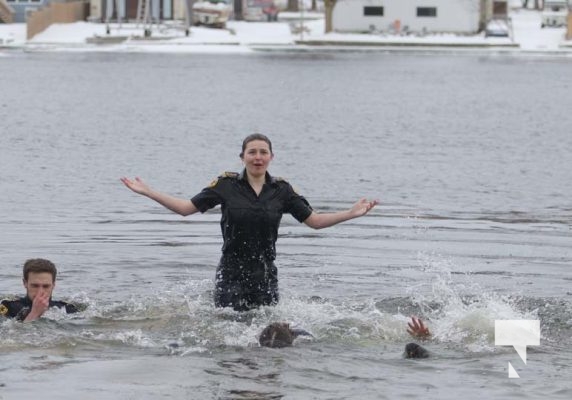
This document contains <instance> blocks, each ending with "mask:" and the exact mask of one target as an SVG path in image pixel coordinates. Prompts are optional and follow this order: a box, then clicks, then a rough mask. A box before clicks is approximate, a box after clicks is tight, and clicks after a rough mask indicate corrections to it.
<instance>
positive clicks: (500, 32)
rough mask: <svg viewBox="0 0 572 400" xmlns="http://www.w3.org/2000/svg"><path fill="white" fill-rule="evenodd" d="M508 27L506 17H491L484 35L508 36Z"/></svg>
mask: <svg viewBox="0 0 572 400" xmlns="http://www.w3.org/2000/svg"><path fill="white" fill-rule="evenodd" d="M509 36H510V29H509V26H508V21H507V20H506V19H492V20H490V21H489V22H488V24H487V26H486V28H485V37H509Z"/></svg>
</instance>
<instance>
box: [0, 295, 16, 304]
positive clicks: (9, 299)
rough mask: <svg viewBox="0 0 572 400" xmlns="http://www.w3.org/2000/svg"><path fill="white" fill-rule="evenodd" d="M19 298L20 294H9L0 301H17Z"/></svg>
mask: <svg viewBox="0 0 572 400" xmlns="http://www.w3.org/2000/svg"><path fill="white" fill-rule="evenodd" d="M16 300H19V297H18V296H7V297H2V298H0V302H2V303H3V302H5V301H16Z"/></svg>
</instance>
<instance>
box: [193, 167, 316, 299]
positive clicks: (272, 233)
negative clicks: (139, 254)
mask: <svg viewBox="0 0 572 400" xmlns="http://www.w3.org/2000/svg"><path fill="white" fill-rule="evenodd" d="M191 201H192V202H193V204H194V205H195V207H197V208H198V210H199V211H200V212H205V211H207V210H209V209H211V208H213V207H215V206H217V205H219V204H220V205H221V213H222V217H221V221H220V226H221V230H222V236H223V240H224V243H223V246H222V257H221V260H220V263H219V266H218V268H217V276H216V290H215V303H216V305H217V306H219V307H229V306H231V307H234V309H235V310H248V309H250V308H253V307H257V306H260V305H269V304H275V303H276V302H278V271H277V269H276V266H275V265H274V263H273V261H274V259H275V258H276V239H277V238H278V227H279V225H280V220H281V219H282V214H284V213H290V214H292V216H293V217H294V218H296V219H297V220H298V221H299V222H303V221H304V220H305V219H306V218H308V217H309V216H310V214H311V213H312V208H311V207H310V205H309V204H308V202H307V201H306V199H305V198H304V197H302V196H300V195H298V194H297V193H296V192H295V191H294V189H293V188H292V186H291V185H290V184H289V183H288V182H286V181H284V180H282V179H280V178H274V177H272V176H270V174H268V173H266V183H265V184H264V185H263V187H262V190H261V192H260V195H258V196H257V195H256V192H255V191H254V189H252V187H251V186H250V184H249V183H248V180H247V179H246V174H245V172H244V171H243V172H242V173H241V174H238V173H235V172H234V173H233V172H227V173H225V174H224V175H222V176H220V177H219V178H218V179H216V180H215V181H213V183H211V185H210V186H209V187H207V188H205V189H203V190H202V191H201V192H200V193H199V194H198V195H196V196H195V197H193V198H192V199H191Z"/></svg>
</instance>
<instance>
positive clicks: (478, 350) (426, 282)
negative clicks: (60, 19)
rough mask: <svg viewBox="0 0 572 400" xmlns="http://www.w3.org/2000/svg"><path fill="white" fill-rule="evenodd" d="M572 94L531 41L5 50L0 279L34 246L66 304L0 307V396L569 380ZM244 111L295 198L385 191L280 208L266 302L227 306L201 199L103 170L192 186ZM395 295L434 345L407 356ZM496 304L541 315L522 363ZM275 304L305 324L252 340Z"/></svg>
mask: <svg viewBox="0 0 572 400" xmlns="http://www.w3.org/2000/svg"><path fill="white" fill-rule="evenodd" d="M571 92H572V81H571V80H570V60H568V59H559V58H546V57H544V58H542V57H524V56H506V55H494V54H490V55H487V54H470V53H462V54H454V53H443V54H437V53H434V54H429V53H427V54H424V53H384V52H375V53H359V52H355V53H347V54H334V53H305V54H295V53H289V54H287V53H275V52H268V53H257V54H254V55H195V54H191V55H165V54H161V55H155V54H106V53H75V54H65V53H59V54H58V53H18V52H13V53H4V54H3V55H1V56H0V124H1V126H0V171H2V173H1V174H0V193H2V200H1V201H0V217H1V218H0V242H1V243H2V251H1V252H0V265H1V266H2V267H1V269H0V278H1V279H0V297H5V296H12V295H21V294H22V290H23V288H22V287H21V266H22V264H23V262H24V261H25V260H26V259H27V258H32V257H44V258H49V259H51V260H53V261H54V262H55V263H56V264H57V265H58V267H59V271H60V274H59V276H58V286H57V289H56V292H55V296H54V297H56V298H60V299H67V300H72V301H76V302H78V303H82V304H85V305H87V309H86V310H85V311H84V312H82V313H80V314H77V315H62V314H61V313H58V312H57V311H55V310H52V311H50V312H49V313H48V315H47V317H46V318H44V319H43V320H40V321H38V322H35V323H33V324H20V323H16V322H13V321H3V322H0V399H2V400H8V399H32V398H38V397H41V398H42V399H56V398H57V399H78V398H81V399H101V398H105V399H182V398H185V399H349V398H356V399H358V398H359V399H396V398H404V397H408V398H411V399H414V398H418V399H427V398H439V399H455V400H456V399H459V398H464V399H482V398H495V399H501V398H517V397H518V398H527V399H537V398H540V397H541V396H542V397H543V398H549V399H558V398H562V399H569V398H570V396H571V394H572V383H571V381H570V370H571V367H572V351H571V350H570V346H572V339H571V336H572V335H571V333H572V287H571V285H572V272H571V264H572V250H571V249H572V246H571V244H572V243H571V241H570V236H571V229H570V227H571V222H572V200H571V199H572V185H571V184H570V170H571V168H572V161H571V160H572V154H571V153H572V135H570V127H571V126H572V113H571V112H570V109H571V108H570V107H571V103H570V98H571V97H570V95H571ZM257 131H258V132H263V133H266V134H267V135H269V136H270V138H271V139H272V140H273V144H274V150H275V158H274V161H273V164H272V166H271V169H270V172H271V173H273V174H274V175H279V176H283V177H285V178H286V179H288V180H289V181H290V182H291V183H292V184H293V185H294V186H295V187H296V188H297V190H298V191H299V192H300V193H302V194H303V195H305V196H306V197H307V199H308V200H309V201H310V203H311V204H312V206H313V207H314V208H315V209H317V210H320V211H333V210H341V209H344V208H347V207H350V206H351V204H352V203H353V202H355V201H356V200H357V199H358V198H360V197H362V196H363V197H367V198H377V199H379V200H380V201H381V204H380V205H379V206H378V207H376V208H375V209H374V210H373V211H372V212H371V213H370V214H368V215H367V216H365V217H363V218H360V219H357V220H352V221H348V222H346V223H344V224H341V225H338V226H335V227H332V228H329V229H325V230H321V231H313V230H311V229H309V228H307V227H306V226H305V225H301V224H298V223H297V222H296V221H295V220H294V219H293V218H292V217H290V216H285V217H284V218H283V222H282V226H281V229H280V233H281V237H280V239H279V241H278V259H277V265H278V267H279V274H280V288H281V302H280V304H279V305H278V306H276V307H267V308H263V309H260V310H256V311H252V312H249V313H244V314H239V313H235V312H232V311H228V310H220V309H215V308H214V307H213V302H212V289H213V279H214V272H215V267H216V264H217V262H218V258H219V255H220V247H221V244H222V243H221V237H220V226H219V218H220V213H219V212H218V210H211V211H210V212H208V213H205V214H202V215H194V216H191V217H188V218H183V217H179V216H177V215H174V214H172V213H169V212H168V211H166V210H164V209H163V208H162V207H160V206H159V205H157V204H155V203H153V202H151V201H150V200H148V199H146V198H143V197H141V196H137V195H135V194H133V193H132V192H130V191H128V190H127V189H126V188H125V187H124V186H123V185H122V184H121V182H120V181H119V178H120V177H121V176H130V177H133V176H140V177H142V178H144V179H145V180H146V181H147V182H149V183H150V184H151V185H152V186H154V187H155V188H157V189H160V190H162V191H165V192H168V193H171V194H174V195H177V196H182V197H188V198H190V197H192V196H193V195H194V194H196V193H198V192H199V191H200V190H201V189H202V188H203V187H204V186H206V185H207V184H208V183H209V182H210V181H211V180H212V179H213V178H214V177H215V176H217V175H218V174H219V173H220V172H222V171H225V170H231V171H238V170H240V168H241V163H240V160H239V158H238V153H239V152H240V145H241V143H242V139H243V138H244V137H245V136H246V135H248V134H250V133H253V132H257ZM410 315H420V316H421V317H423V318H425V319H427V320H428V324H429V326H430V328H431V329H432V330H433V332H434V339H433V340H432V341H430V342H427V343H426V344H425V346H426V347H427V348H428V349H430V350H431V351H432V353H433V357H432V358H429V359H426V360H416V361H415V360H405V359H404V358H403V357H402V353H403V348H404V345H405V344H406V343H407V342H410V341H412V340H411V338H409V337H408V335H407V333H406V332H405V327H406V321H407V319H408V317H409V316H410ZM496 319H539V320H540V323H541V332H542V336H541V342H540V346H534V347H529V348H528V357H527V364H524V362H523V361H522V360H521V359H520V358H519V356H518V355H517V353H516V352H515V350H514V349H513V348H511V347H500V346H495V344H494V321H495V320H496ZM272 321H288V322H290V323H292V324H293V325H295V326H297V327H301V328H304V329H306V330H308V331H310V332H312V333H313V334H314V336H315V340H314V341H300V342H298V343H296V345H295V346H294V347H292V348H287V349H280V350H278V349H266V348H260V347H258V345H257V335H258V333H260V331H261V330H262V328H263V327H264V326H265V325H266V324H268V323H269V322H272ZM509 362H510V363H511V364H512V365H513V366H514V368H515V370H516V371H517V372H518V374H519V375H520V379H509V378H508V363H509Z"/></svg>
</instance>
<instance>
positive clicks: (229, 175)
mask: <svg viewBox="0 0 572 400" xmlns="http://www.w3.org/2000/svg"><path fill="white" fill-rule="evenodd" d="M239 175H240V174H239V173H238V172H230V171H225V172H223V173H222V174H220V175H219V176H218V177H219V178H238V176H239Z"/></svg>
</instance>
